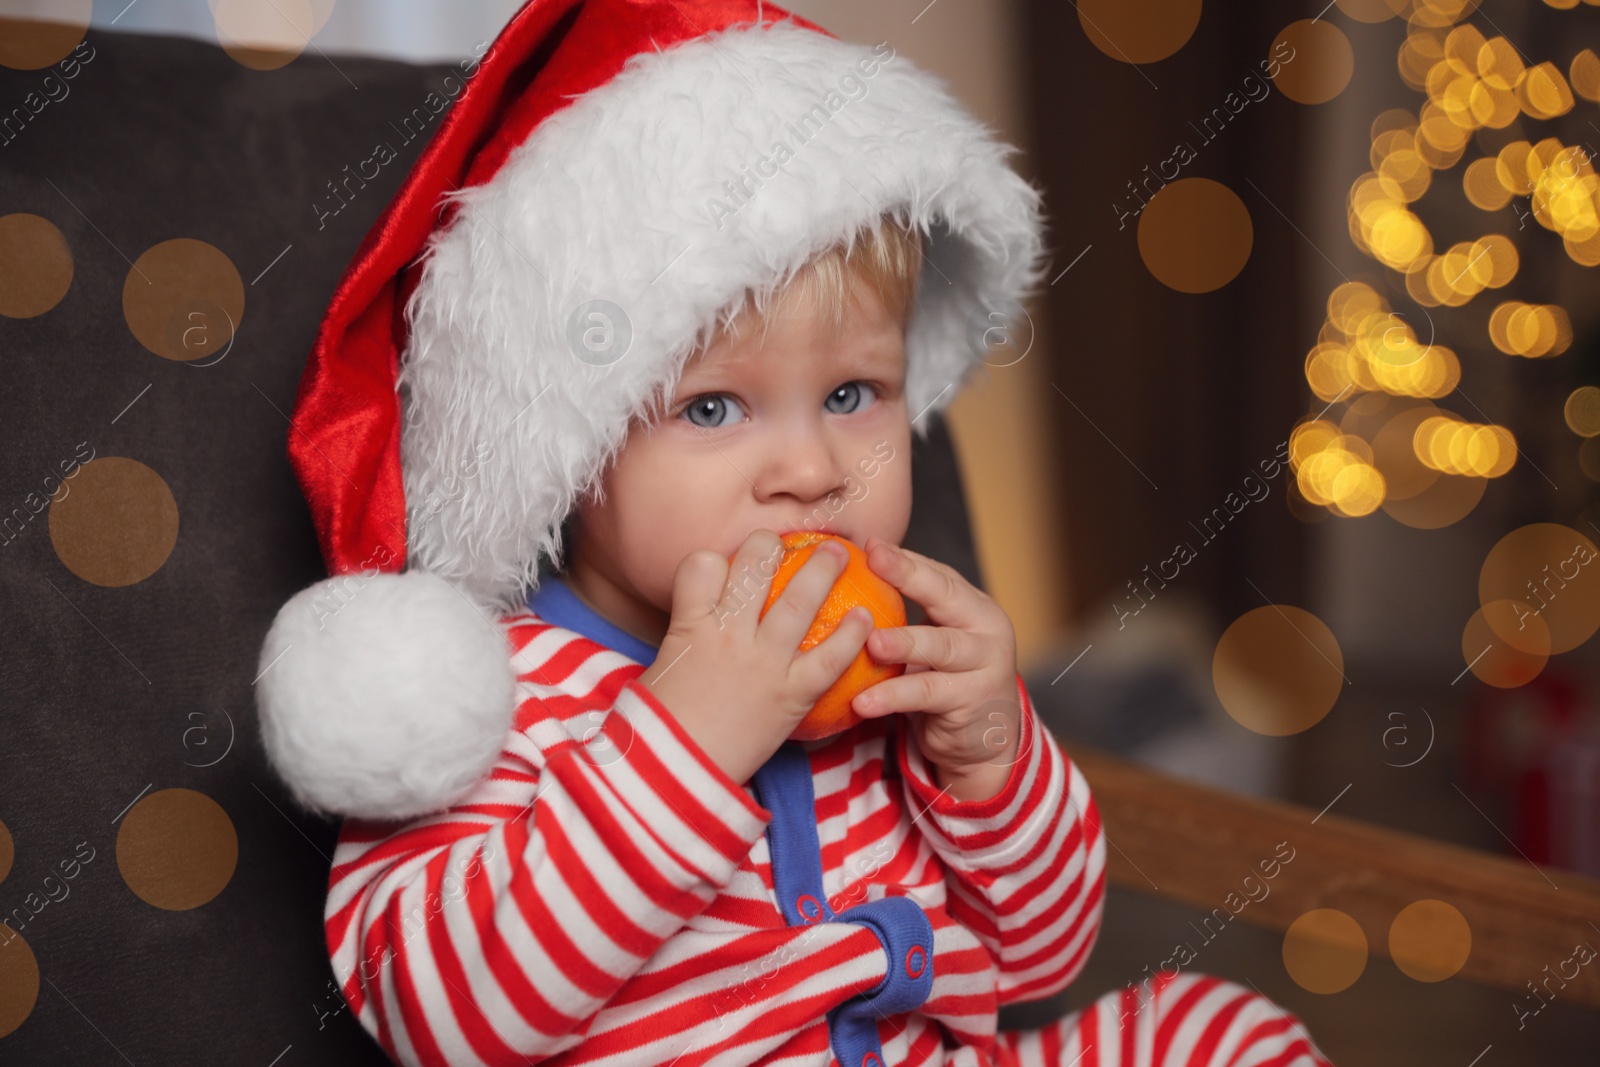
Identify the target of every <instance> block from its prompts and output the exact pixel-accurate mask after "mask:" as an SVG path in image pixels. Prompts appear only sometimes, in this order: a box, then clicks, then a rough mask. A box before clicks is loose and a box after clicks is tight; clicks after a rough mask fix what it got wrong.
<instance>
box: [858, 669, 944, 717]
mask: <svg viewBox="0 0 1600 1067" xmlns="http://www.w3.org/2000/svg"><path fill="white" fill-rule="evenodd" d="M956 678H957V676H956V675H951V674H946V673H944V672H943V671H921V672H919V673H916V674H910V673H907V674H902V675H900V676H899V677H897V678H889V679H886V680H884V681H881V682H879V683H878V684H876V685H873V686H870V687H868V688H867V689H864V690H862V691H861V692H859V693H857V694H856V696H855V699H854V700H852V701H851V702H850V706H851V708H853V709H854V710H855V713H856V714H857V715H860V716H861V717H862V718H865V719H872V718H877V717H878V716H881V715H890V714H893V713H894V712H897V711H932V712H944V711H954V710H956V709H957V708H959V707H961V706H962V704H963V703H964V702H965V701H966V697H965V695H964V694H965V693H966V691H967V688H968V687H967V686H964V685H958V684H956Z"/></svg>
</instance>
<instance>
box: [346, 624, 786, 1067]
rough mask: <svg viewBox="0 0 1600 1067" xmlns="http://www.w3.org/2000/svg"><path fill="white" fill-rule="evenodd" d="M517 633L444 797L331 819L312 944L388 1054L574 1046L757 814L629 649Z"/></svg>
mask: <svg viewBox="0 0 1600 1067" xmlns="http://www.w3.org/2000/svg"><path fill="white" fill-rule="evenodd" d="M529 630H532V631H535V633H536V636H534V637H533V638H532V639H531V640H529V639H528V638H527V631H529ZM522 640H523V641H525V642H526V644H525V646H524V648H523V651H522V652H521V653H519V655H518V658H520V659H521V661H522V662H521V663H520V664H519V666H518V669H519V671H523V672H524V673H521V674H520V677H519V680H518V700H519V702H520V703H519V706H518V711H517V719H516V727H515V729H513V730H512V731H511V733H510V735H509V737H508V740H507V742H506V745H505V748H504V750H503V751H502V753H501V756H500V759H499V761H498V762H497V764H496V766H495V768H494V770H493V772H492V773H491V776H490V777H489V778H488V779H487V780H486V781H485V782H484V783H482V784H481V785H480V786H479V787H478V788H477V789H476V790H475V791H474V792H473V793H472V794H471V795H470V796H468V797H467V798H466V800H465V801H463V802H462V803H461V804H458V805H457V806H455V807H453V808H451V809H449V810H448V811H445V812H442V813H439V814H436V815H431V816H427V817H424V818H420V819H417V820H413V821H411V822H408V823H405V824H403V825H401V824H396V823H374V822H363V821H360V820H347V821H346V822H345V824H344V826H343V827H342V829H341V832H340V837H339V844H338V849H337V852H336V853H335V856H334V863H333V869H332V871H331V873H330V876H329V895H328V900H327V907H326V911H325V919H326V935H327V943H328V951H329V954H330V957H331V959H332V962H333V968H334V972H335V974H336V976H337V977H338V978H339V980H340V984H341V991H342V992H343V994H344V997H345V1000H346V1001H347V1003H348V1004H349V1005H350V1007H351V1008H352V1009H354V1010H355V1012H356V1014H357V1016H358V1017H359V1019H360V1020H361V1022H362V1024H363V1025H364V1026H366V1028H367V1029H368V1031H369V1032H370V1033H372V1035H373V1036H374V1037H375V1038H376V1039H377V1041H378V1042H379V1044H380V1045H382V1046H383V1048H384V1050H385V1051H386V1052H388V1053H389V1055H390V1056H391V1057H392V1058H393V1059H394V1060H395V1061H397V1062H399V1063H404V1064H417V1065H426V1067H440V1065H445V1064H449V1065H453V1067H454V1065H463V1064H470V1065H477V1064H488V1065H501V1064H507V1065H509V1064H522V1065H526V1064H531V1063H536V1062H538V1061H540V1060H542V1059H544V1058H546V1057H548V1056H551V1055H553V1054H555V1053H558V1052H561V1051H564V1050H565V1049H568V1048H571V1047H572V1046H574V1045H576V1044H578V1043H579V1042H580V1041H582V1040H583V1038H584V1034H585V1032H586V1030H587V1028H588V1026H589V1025H590V1023H591V1022H592V1020H593V1018H594V1016H595V1015H596V1014H597V1013H598V1012H599V1011H600V1009H601V1008H602V1007H603V1006H604V1005H605V1004H606V1002H607V1001H608V1000H609V999H610V998H611V997H612V995H613V994H614V993H615V992H616V991H617V990H618V989H619V988H620V987H621V986H622V985H623V984H624V983H625V982H626V981H627V980H628V979H629V978H630V977H632V976H633V974H634V973H635V972H636V971H638V970H639V969H640V968H641V967H642V965H643V964H644V963H645V962H646V961H647V960H648V959H649V958H650V957H651V956H652V955H653V954H654V953H655V951H656V949H657V947H658V946H660V945H661V944H662V943H663V942H664V941H666V940H667V939H668V938H670V937H672V936H673V935H674V934H675V933H677V932H678V931H679V930H680V929H681V928H682V927H683V926H684V924H685V923H686V922H688V920H689V919H691V918H692V917H693V916H695V915H696V914H698V913H699V912H700V911H702V910H703V909H704V908H705V907H706V906H707V905H708V904H710V903H711V901H712V900H713V899H714V898H715V896H716V895H717V893H718V891H719V890H720V889H721V888H722V887H724V886H726V885H727V883H728V882H729V880H730V879H731V878H732V877H733V874H734V872H735V871H736V869H737V868H738V866H739V864H740V863H741V862H742V861H743V860H744V858H745V857H746V856H747V855H748V853H749V851H750V849H751V847H752V845H753V844H754V842H755V841H756V840H757V839H759V838H760V837H761V835H762V834H763V833H764V832H765V829H766V824H767V822H768V821H770V818H771V813H770V812H769V811H767V809H765V808H763V807H761V806H760V805H759V804H757V803H756V802H755V801H754V800H753V799H752V798H751V796H750V795H749V794H747V793H746V792H745V791H744V789H743V788H742V787H741V786H739V785H738V784H737V783H735V782H733V781H732V780H731V779H730V778H729V777H728V776H727V775H726V774H725V773H724V772H723V771H722V770H721V768H719V767H717V766H716V764H714V763H713V762H712V761H711V760H710V759H709V758H708V757H707V756H706V755H705V753H704V752H703V751H702V750H701V749H700V748H699V747H698V746H697V745H696V744H695V743H694V742H693V740H692V739H691V738H690V737H689V736H688V734H686V733H685V732H684V731H683V729H682V727H681V726H679V725H678V723H677V721H676V720H675V719H674V718H673V716H672V715H671V713H670V712H669V711H667V709H666V708H665V707H664V706H663V705H661V704H660V703H659V701H657V699H656V698H655V696H654V694H652V693H651V692H650V690H649V689H647V688H645V687H644V686H643V685H642V684H640V683H639V682H638V681H637V675H638V673H639V668H638V665H637V664H633V663H632V662H631V661H628V660H626V659H625V658H624V657H622V656H619V655H617V654H615V653H613V652H611V651H609V650H606V649H603V648H601V646H599V645H596V644H594V643H592V642H588V641H586V640H583V639H581V638H577V637H576V635H574V634H572V633H571V632H570V631H565V630H561V629H559V628H557V627H547V626H544V625H542V624H535V625H533V626H528V627H524V628H523V636H522ZM538 644H544V645H548V646H549V647H546V648H544V649H542V650H539V651H538V654H533V650H532V649H531V646H534V645H538ZM514 662H516V660H515V659H514ZM524 668H528V669H526V670H525V671H524Z"/></svg>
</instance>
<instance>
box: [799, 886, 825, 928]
mask: <svg viewBox="0 0 1600 1067" xmlns="http://www.w3.org/2000/svg"><path fill="white" fill-rule="evenodd" d="M794 907H795V910H796V911H798V912H799V913H800V917H801V918H803V919H805V921H806V922H808V923H814V922H816V921H817V920H818V919H820V918H822V905H821V904H820V903H819V902H818V901H817V898H816V897H814V896H812V895H811V894H810V893H801V894H800V896H799V897H798V898H797V899H796V900H795V902H794Z"/></svg>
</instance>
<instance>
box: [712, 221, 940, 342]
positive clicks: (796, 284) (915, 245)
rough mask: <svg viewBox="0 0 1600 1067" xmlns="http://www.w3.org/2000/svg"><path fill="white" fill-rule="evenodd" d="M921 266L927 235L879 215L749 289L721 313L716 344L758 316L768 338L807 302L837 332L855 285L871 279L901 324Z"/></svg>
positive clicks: (914, 293)
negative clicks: (780, 320) (764, 284)
mask: <svg viewBox="0 0 1600 1067" xmlns="http://www.w3.org/2000/svg"><path fill="white" fill-rule="evenodd" d="M921 271H922V238H921V235H920V234H918V233H917V231H916V230H914V229H912V228H910V227H909V226H908V225H907V224H906V223H904V222H902V221H901V220H900V219H899V218H898V217H896V216H895V215H894V214H893V213H890V212H886V213H884V214H883V215H881V216H879V218H878V220H877V222H876V223H875V224H874V225H871V226H863V227H861V228H860V229H858V230H856V231H855V232H854V233H852V234H850V235H849V236H848V237H846V238H845V239H844V240H841V241H838V242H835V243H834V244H832V245H830V246H829V247H827V248H825V249H823V250H822V251H821V252H818V253H817V254H816V255H814V256H812V257H811V258H810V259H808V260H806V261H805V262H804V263H803V264H801V265H800V267H799V268H798V269H796V270H795V271H794V272H793V273H792V274H791V275H789V276H787V277H783V278H780V279H778V281H777V282H775V283H773V284H772V285H770V286H767V287H766V288H763V289H760V290H756V289H749V290H746V291H745V294H744V297H743V298H742V299H741V300H738V301H735V302H734V303H733V304H731V305H729V306H728V307H727V308H725V309H724V310H723V313H722V314H721V315H720V316H719V317H718V325H717V329H716V330H715V332H714V333H713V334H712V337H711V338H710V339H709V340H708V341H707V342H706V344H707V345H709V344H711V343H712V342H713V341H715V340H716V339H717V337H719V336H721V335H722V334H724V333H727V334H731V335H733V336H734V337H739V336H742V334H743V323H744V322H745V321H746V320H747V319H748V318H750V317H752V316H754V317H755V318H757V319H759V320H760V322H761V337H762V339H763V340H765V338H766V335H767V329H768V326H769V325H770V323H771V322H772V320H773V319H775V318H777V317H778V316H780V315H782V314H784V313H785V312H786V311H789V310H791V309H794V308H796V307H798V306H804V305H805V304H808V305H809V306H810V307H811V308H812V309H814V310H817V311H819V312H821V314H822V316H823V318H824V320H825V321H826V322H827V323H828V325H829V327H830V328H831V330H832V333H833V336H835V337H837V336H838V335H839V333H840V332H841V331H842V330H843V329H844V322H845V318H846V315H847V314H848V313H849V311H850V307H851V304H852V303H853V301H854V299H855V289H854V286H855V285H859V284H865V285H870V286H871V287H872V288H873V290H874V291H876V292H877V294H878V298H879V299H880V300H882V301H883V305H884V307H885V308H887V309H888V311H889V313H890V314H891V315H892V316H894V318H895V319H896V321H898V322H899V323H900V326H901V328H902V329H904V328H905V325H906V323H907V322H908V321H909V319H910V317H911V309H912V306H913V305H914V304H915V303H916V299H917V282H918V278H919V277H920V275H921Z"/></svg>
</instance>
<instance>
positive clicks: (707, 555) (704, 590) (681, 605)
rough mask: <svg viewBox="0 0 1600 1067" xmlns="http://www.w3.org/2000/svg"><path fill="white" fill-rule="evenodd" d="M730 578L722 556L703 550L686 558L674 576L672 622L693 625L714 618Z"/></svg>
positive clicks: (709, 550) (706, 549)
mask: <svg viewBox="0 0 1600 1067" xmlns="http://www.w3.org/2000/svg"><path fill="white" fill-rule="evenodd" d="M727 578H728V561H727V560H725V559H723V558H722V556H721V554H719V553H717V552H713V551H712V550H711V549H709V548H703V549H700V550H698V551H695V552H691V553H689V554H688V555H687V556H684V557H683V559H681V560H680V561H678V569H677V571H676V572H674V573H673V576H672V618H673V619H674V620H678V621H681V622H686V623H693V622H697V621H699V620H700V619H703V618H705V617H706V616H708V615H710V614H712V613H713V612H714V611H716V610H717V601H718V597H719V596H720V595H721V592H722V587H723V585H724V583H725V582H726V581H727Z"/></svg>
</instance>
